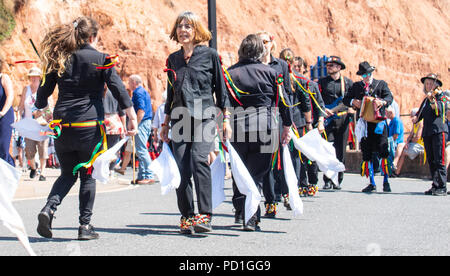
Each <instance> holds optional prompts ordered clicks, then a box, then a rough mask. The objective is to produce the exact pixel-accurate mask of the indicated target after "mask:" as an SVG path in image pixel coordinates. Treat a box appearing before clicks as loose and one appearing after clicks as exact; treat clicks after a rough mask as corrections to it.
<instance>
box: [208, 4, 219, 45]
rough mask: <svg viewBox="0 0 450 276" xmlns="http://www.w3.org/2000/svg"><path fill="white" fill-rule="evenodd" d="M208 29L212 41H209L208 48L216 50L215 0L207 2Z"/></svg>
mask: <svg viewBox="0 0 450 276" xmlns="http://www.w3.org/2000/svg"><path fill="white" fill-rule="evenodd" d="M208 28H209V30H210V31H211V33H212V39H211V41H209V47H211V48H214V49H216V50H217V19H216V0H208Z"/></svg>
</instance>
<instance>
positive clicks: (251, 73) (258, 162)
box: [0, 12, 450, 240]
mask: <svg viewBox="0 0 450 276" xmlns="http://www.w3.org/2000/svg"><path fill="white" fill-rule="evenodd" d="M99 30H100V26H99V25H98V23H97V22H95V20H93V19H92V18H89V17H80V18H77V19H76V20H74V21H72V22H70V23H67V24H61V25H57V26H54V27H52V28H51V29H50V30H49V31H48V32H47V33H46V35H45V36H44V39H43V40H42V42H41V60H42V70H41V69H39V68H32V69H31V70H29V72H28V78H29V85H28V86H27V87H25V88H24V89H23V91H22V95H21V99H20V104H19V106H18V109H17V114H18V116H17V118H16V119H15V118H14V111H13V99H14V91H13V89H12V83H11V79H10V78H9V76H8V75H6V74H0V79H1V88H0V158H2V159H4V160H5V161H7V162H8V163H10V164H11V165H13V166H14V164H15V161H14V159H13V158H12V157H11V156H10V154H9V150H10V143H11V135H12V133H13V129H12V128H11V124H12V123H13V122H14V121H15V120H16V121H17V120H20V119H23V118H31V119H33V120H36V121H38V122H39V123H40V124H42V125H46V124H48V125H49V127H50V128H51V129H52V130H53V132H54V135H52V136H53V138H50V139H51V143H53V144H54V146H53V147H54V150H55V151H56V156H57V161H58V164H59V165H60V167H61V176H60V177H59V178H58V179H57V180H56V181H55V183H54V185H53V188H52V190H51V192H50V194H49V196H48V199H47V203H46V204H45V206H44V207H43V209H42V210H41V211H40V212H39V214H38V221H39V224H38V228H37V231H38V233H39V234H40V235H41V236H43V237H46V238H52V236H53V233H52V220H53V218H54V214H55V212H56V210H57V207H58V206H59V205H60V204H61V203H62V201H63V199H64V197H65V196H66V195H67V193H68V191H69V190H70V188H71V187H72V186H73V185H74V183H75V182H76V181H77V179H78V177H79V178H80V181H81V185H80V196H79V201H80V216H79V223H80V227H79V232H78V238H79V239H80V240H90V239H97V238H98V234H97V233H96V232H95V230H94V228H93V227H92V225H91V224H90V222H91V216H92V212H93V205H94V200H95V185H96V183H95V179H93V178H92V163H93V161H94V160H95V158H96V157H97V156H98V155H100V154H101V153H102V152H104V151H105V150H106V148H107V147H111V146H113V145H114V144H115V143H117V142H118V141H119V140H120V138H123V137H124V136H126V135H128V136H131V137H133V138H132V139H130V140H129V142H128V143H127V145H126V146H125V147H124V148H123V151H122V154H121V157H119V159H121V160H122V163H121V164H120V166H119V165H118V160H117V159H116V160H111V166H110V171H111V172H112V171H116V172H117V173H120V174H125V171H126V169H127V167H128V165H129V163H130V162H131V161H132V160H131V159H132V156H133V153H135V154H136V157H137V159H138V161H139V165H138V176H137V179H135V180H133V184H152V183H154V182H155V177H154V175H153V172H152V171H151V170H150V169H149V167H150V164H151V159H152V157H153V158H155V156H151V154H149V148H150V151H151V152H154V151H156V154H158V153H159V151H160V150H161V143H162V142H165V143H168V144H169V146H170V149H171V151H172V153H173V157H174V159H175V161H176V163H177V165H178V169H179V172H180V176H181V182H180V185H179V187H178V188H177V190H176V195H177V205H178V208H179V211H180V214H181V218H180V225H179V227H180V232H181V233H183V234H191V233H194V232H196V233H204V232H210V231H212V218H213V209H212V197H211V193H212V179H211V169H210V164H211V163H212V161H213V160H214V158H215V157H216V156H217V155H218V154H219V152H220V150H221V149H222V148H223V146H224V145H225V141H228V140H229V141H230V142H231V145H232V146H233V148H234V149H235V150H236V151H237V153H238V154H239V156H240V158H241V159H242V161H243V162H244V164H245V165H246V167H247V170H248V172H249V173H250V175H251V177H252V178H253V180H254V182H255V184H256V185H257V187H258V188H259V189H260V192H262V193H263V195H264V198H265V204H264V206H265V214H264V217H268V218H274V217H276V215H277V208H278V207H277V206H278V202H281V201H283V203H284V205H285V206H286V208H288V209H289V208H290V206H289V192H288V187H287V184H286V179H285V175H284V173H283V165H282V162H280V160H282V158H283V153H282V151H281V150H280V148H281V146H284V145H288V146H290V147H289V148H290V157H291V159H292V163H293V165H294V170H295V174H296V176H297V179H298V188H299V194H300V195H301V196H314V195H315V194H316V193H317V191H318V190H319V189H318V183H319V178H318V172H319V169H318V166H317V164H316V163H315V162H314V161H312V160H309V159H308V157H307V156H305V155H304V154H302V153H301V152H299V151H298V150H297V149H296V148H295V147H294V146H293V143H292V141H291V135H292V134H291V133H294V134H295V135H296V136H297V137H298V138H300V137H302V136H304V135H306V134H307V133H308V132H309V131H311V130H313V129H315V128H316V129H317V130H318V131H319V133H320V134H321V135H322V136H323V138H324V139H327V140H328V141H329V142H331V143H332V144H333V146H334V148H335V152H336V158H337V159H338V160H339V161H340V162H342V163H345V153H346V149H347V146H348V138H349V131H350V133H351V134H350V135H351V136H352V137H353V136H354V135H353V134H354V133H356V135H357V136H358V140H359V141H360V147H361V151H362V163H361V175H362V176H366V177H367V178H369V180H370V184H369V185H368V186H367V187H365V188H364V189H363V190H362V191H363V192H365V193H370V192H373V191H376V190H377V185H376V183H375V177H374V176H375V171H376V168H377V167H380V168H381V171H382V172H383V175H384V178H383V192H391V187H390V183H389V177H395V176H399V175H400V174H401V169H402V167H403V165H404V162H405V157H408V158H410V159H414V158H417V156H419V155H420V154H423V153H424V152H426V159H427V161H428V163H429V167H430V173H431V176H432V178H433V184H432V187H431V189H430V190H429V191H427V192H425V194H431V195H446V194H447V189H446V179H447V175H446V172H447V170H446V168H447V167H448V160H449V159H450V158H447V161H446V146H447V143H446V141H447V138H448V137H447V136H448V126H447V124H448V121H449V120H448V119H447V116H448V117H449V118H450V114H447V110H448V109H447V98H446V95H445V94H444V93H443V92H442V91H441V90H440V89H439V88H440V87H442V82H441V80H439V76H437V75H436V74H428V75H427V76H425V77H424V78H422V83H423V85H424V86H423V87H424V88H423V92H424V94H425V96H426V98H425V100H424V101H423V102H422V104H421V106H420V107H419V108H416V109H414V110H412V111H411V121H412V123H413V129H412V131H411V132H410V134H409V136H408V137H407V138H406V139H405V137H404V134H405V130H404V127H403V123H402V120H401V119H400V112H399V109H398V105H397V106H396V103H395V101H394V97H393V94H392V92H391V90H390V89H389V86H388V83H387V82H386V81H383V80H378V79H375V78H374V77H375V73H376V68H375V67H374V66H373V65H371V64H370V63H369V62H367V61H363V62H361V63H360V64H359V68H358V72H357V75H358V76H360V77H361V79H360V80H357V81H352V80H351V79H349V78H348V77H345V76H344V73H343V72H344V70H345V69H346V65H345V63H344V61H343V60H342V59H341V58H340V57H338V56H331V57H330V58H329V59H328V60H327V61H326V68H327V72H328V76H326V77H323V78H320V79H318V80H310V79H308V78H307V77H306V76H305V74H306V73H307V72H308V65H307V63H306V62H305V59H304V58H302V57H299V56H296V55H295V53H294V52H293V51H292V50H291V49H289V48H285V49H283V50H281V51H280V53H279V54H277V47H276V40H275V37H274V36H273V35H272V34H270V33H268V32H265V31H262V32H258V33H255V34H250V35H248V36H247V37H245V38H244V40H243V41H242V43H241V45H240V47H239V50H238V56H239V60H238V62H237V63H236V64H234V65H232V66H231V67H229V68H225V67H224V66H223V64H222V62H221V58H220V56H219V54H218V52H217V51H216V50H214V49H212V48H209V47H207V46H205V45H204V44H205V43H206V42H208V41H209V40H211V37H212V35H211V32H210V31H209V30H208V29H207V28H205V26H204V25H203V24H202V22H201V20H200V19H199V17H198V16H197V15H195V14H194V13H192V12H183V13H181V14H180V15H179V16H178V18H177V19H176V21H175V23H174V24H173V27H172V29H171V33H170V39H172V40H174V41H175V42H177V43H178V44H180V45H181V48H180V49H179V50H178V51H176V52H174V53H172V54H170V55H169V57H168V59H167V68H166V70H165V71H166V72H167V78H168V81H167V90H166V92H165V93H164V99H165V102H164V103H163V104H162V105H161V106H160V107H158V108H157V109H156V112H153V109H152V104H151V98H150V94H149V92H148V91H147V90H146V89H145V88H144V86H143V81H142V78H141V77H140V76H139V75H132V76H130V77H129V78H128V91H127V89H126V86H125V85H124V83H123V81H122V80H121V79H120V77H119V75H118V74H117V72H116V70H115V68H114V65H115V61H116V60H115V58H114V56H110V55H108V54H105V53H101V52H99V51H97V50H96V48H95V47H96V43H97V41H98V33H99ZM2 63H3V61H2V59H0V73H1V69H2ZM56 86H58V88H59V93H58V100H57V102H56V104H53V103H52V101H51V99H52V94H53V92H54V90H55V87H56ZM129 92H131V94H130V93H129ZM244 113H245V115H244V116H240V115H242V114H244ZM254 122H256V123H254ZM352 125H353V126H355V127H349V126H352ZM15 136H16V137H15V138H16V139H14V147H15V148H17V157H18V160H19V163H20V166H22V167H23V166H24V165H23V160H22V159H21V156H22V153H21V151H20V150H22V151H23V150H25V157H26V159H27V160H28V161H29V162H28V165H29V168H30V177H31V178H34V177H35V176H36V171H37V167H36V164H35V161H34V160H35V158H36V157H35V156H36V153H38V159H39V161H40V162H39V168H40V178H39V180H45V176H44V175H45V171H44V169H45V166H46V160H47V159H48V157H49V155H48V145H49V140H48V139H47V140H44V141H41V142H37V141H33V140H30V139H28V138H25V139H23V138H22V137H20V136H19V135H17V134H16V135H15ZM152 138H153V139H155V140H156V141H159V142H160V144H159V146H158V145H157V146H154V145H153V143H152V141H153V139H152ZM149 140H150V147H149V146H148V143H149ZM131 141H134V143H132V142H131ZM274 141H275V142H274ZM449 151H450V150H449ZM133 162H134V160H133ZM343 180H344V172H341V173H339V176H338V180H337V181H335V182H334V181H333V180H332V179H330V178H328V177H327V176H324V177H323V183H324V186H323V189H325V190H327V189H335V190H340V189H341V188H342V187H341V186H342V184H343ZM192 181H193V182H192ZM194 185H195V189H194ZM194 190H195V192H196V198H197V200H196V201H197V212H196V211H195V209H196V208H195V204H194V202H195V200H194V197H195V196H194ZM245 200H246V195H245V194H244V193H243V192H242V191H240V190H239V188H238V185H236V182H235V180H234V178H233V201H232V203H233V206H234V209H235V221H236V223H240V224H242V225H243V229H244V230H245V231H257V230H259V229H260V222H261V217H262V216H263V215H262V213H261V210H260V209H258V211H257V212H256V213H255V214H251V215H253V216H252V218H251V219H250V220H249V221H245V220H244V217H245V206H244V205H245Z"/></svg>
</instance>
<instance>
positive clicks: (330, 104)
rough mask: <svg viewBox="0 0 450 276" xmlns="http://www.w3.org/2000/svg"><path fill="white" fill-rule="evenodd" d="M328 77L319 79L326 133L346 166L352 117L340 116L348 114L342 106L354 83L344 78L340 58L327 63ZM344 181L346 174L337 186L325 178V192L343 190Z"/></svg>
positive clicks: (331, 59) (342, 175)
mask: <svg viewBox="0 0 450 276" xmlns="http://www.w3.org/2000/svg"><path fill="white" fill-rule="evenodd" d="M326 65H327V72H328V76H326V77H324V78H321V79H319V88H320V91H321V92H322V99H323V101H324V103H325V107H326V109H325V112H326V113H327V114H326V117H327V120H326V126H325V132H326V134H327V138H328V142H332V143H333V146H334V148H335V149H336V157H337V159H338V160H339V161H341V162H342V163H344V164H345V149H346V146H347V139H348V126H349V120H350V116H348V114H347V113H345V114H342V115H340V116H338V114H339V113H340V112H346V111H347V109H348V108H347V107H346V106H345V105H344V104H342V99H343V98H344V96H345V95H346V94H347V93H348V92H349V90H350V88H351V87H352V86H353V82H352V81H351V80H350V79H349V78H347V77H344V76H342V74H341V71H342V70H345V68H346V66H345V64H344V62H342V60H341V58H340V57H337V56H331V57H330V58H329V59H328V60H327V61H326ZM343 180H344V172H340V173H339V183H337V184H335V183H333V182H332V181H331V179H329V178H328V177H326V176H325V175H324V176H323V181H324V183H325V185H324V186H323V189H324V190H329V189H336V190H340V189H341V184H342V181H343Z"/></svg>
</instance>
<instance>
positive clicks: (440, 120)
mask: <svg viewBox="0 0 450 276" xmlns="http://www.w3.org/2000/svg"><path fill="white" fill-rule="evenodd" d="M441 97H442V96H439V95H438V96H436V103H435V105H436V109H437V111H436V110H435V109H433V108H431V104H430V101H429V100H428V99H426V100H425V101H424V102H423V103H422V105H424V108H423V110H422V113H421V114H420V115H419V121H420V120H421V119H423V131H422V137H427V136H432V135H434V134H439V133H442V132H448V125H447V123H446V111H447V110H446V105H445V103H443V101H442V99H441Z"/></svg>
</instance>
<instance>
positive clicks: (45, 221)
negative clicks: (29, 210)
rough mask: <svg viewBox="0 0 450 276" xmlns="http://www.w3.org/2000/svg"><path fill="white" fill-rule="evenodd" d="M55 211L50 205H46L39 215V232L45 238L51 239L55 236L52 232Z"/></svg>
mask: <svg viewBox="0 0 450 276" xmlns="http://www.w3.org/2000/svg"><path fill="white" fill-rule="evenodd" d="M53 216H54V211H53V210H52V209H51V208H50V206H45V207H44V208H43V209H42V210H41V212H40V213H39V215H38V221H39V224H38V227H37V232H38V234H39V235H41V236H42V237H44V238H47V239H51V238H52V237H53V233H52V221H53Z"/></svg>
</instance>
